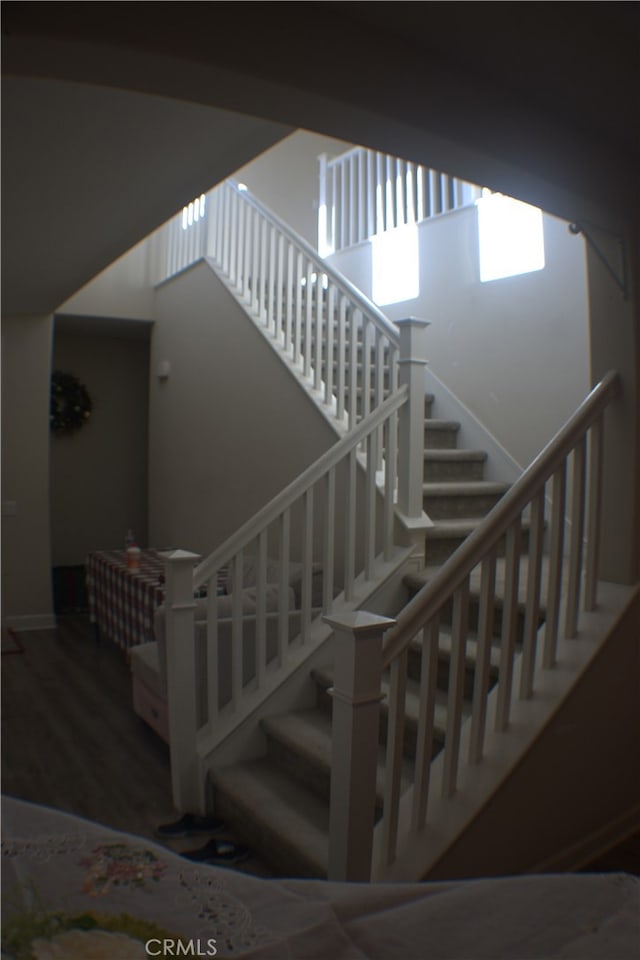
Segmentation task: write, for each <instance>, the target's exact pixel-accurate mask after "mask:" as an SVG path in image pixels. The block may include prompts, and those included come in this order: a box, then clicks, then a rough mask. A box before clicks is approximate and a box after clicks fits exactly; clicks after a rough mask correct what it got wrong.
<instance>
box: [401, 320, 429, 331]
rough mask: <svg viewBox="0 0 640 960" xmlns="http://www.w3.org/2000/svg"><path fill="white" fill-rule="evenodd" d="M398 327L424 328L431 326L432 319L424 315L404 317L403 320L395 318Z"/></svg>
mask: <svg viewBox="0 0 640 960" xmlns="http://www.w3.org/2000/svg"><path fill="white" fill-rule="evenodd" d="M394 323H395V325H396V326H397V327H418V328H422V329H424V328H425V327H430V326H431V320H425V319H424V318H423V317H402V319H401V320H394Z"/></svg>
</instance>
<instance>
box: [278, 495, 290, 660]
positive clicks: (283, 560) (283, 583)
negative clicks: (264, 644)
mask: <svg viewBox="0 0 640 960" xmlns="http://www.w3.org/2000/svg"><path fill="white" fill-rule="evenodd" d="M278 536H279V541H278V554H279V573H278V576H279V597H278V666H280V667H281V666H282V665H283V663H284V660H285V657H286V654H287V651H288V648H289V613H290V611H289V557H290V549H291V513H290V511H289V510H285V512H284V513H283V514H282V515H281V517H280V520H279V524H278Z"/></svg>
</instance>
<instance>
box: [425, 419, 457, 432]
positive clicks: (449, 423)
mask: <svg viewBox="0 0 640 960" xmlns="http://www.w3.org/2000/svg"><path fill="white" fill-rule="evenodd" d="M424 425H425V427H427V428H428V429H429V430H455V431H458V430H459V429H460V423H459V421H458V420H441V419H439V418H438V417H425V421H424Z"/></svg>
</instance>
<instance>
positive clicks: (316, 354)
mask: <svg viewBox="0 0 640 960" xmlns="http://www.w3.org/2000/svg"><path fill="white" fill-rule="evenodd" d="M324 276H325V275H324V274H323V273H320V272H318V273H317V274H316V277H317V279H316V283H315V287H314V290H315V294H316V302H315V324H314V331H313V385H314V387H315V389H316V390H317V391H318V392H319V391H320V389H321V386H322V347H323V344H324V342H325V337H324V336H323V321H324V317H323V311H324V286H323V280H324ZM328 363H329V354H327V364H328Z"/></svg>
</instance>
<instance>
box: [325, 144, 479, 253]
mask: <svg viewBox="0 0 640 960" xmlns="http://www.w3.org/2000/svg"><path fill="white" fill-rule="evenodd" d="M481 194H482V188H481V187H478V186H476V185H475V184H472V183H467V182H466V181H464V180H459V179H458V178H457V177H452V176H449V175H448V174H446V173H441V172H440V171H439V170H432V169H430V168H429V167H425V166H423V165H422V164H419V163H412V162H410V161H408V160H402V159H400V158H399V157H393V156H390V155H389V154H386V153H380V152H379V151H376V150H367V149H366V148H364V147H353V148H352V149H351V150H348V151H347V152H346V153H342V154H340V156H338V157H331V158H330V157H328V156H327V155H326V154H323V155H322V156H321V157H320V189H319V195H320V202H319V210H318V249H319V250H320V252H321V253H322V255H323V256H329V255H330V254H332V253H336V252H337V251H339V250H345V249H347V248H348V247H352V246H354V245H355V244H358V243H362V242H363V241H365V240H370V239H371V238H372V237H374V236H376V235H377V234H380V233H384V232H386V231H388V230H395V229H398V228H399V227H403V226H406V225H407V224H416V223H421V222H422V221H423V220H428V219H430V218H431V217H437V216H439V215H440V214H443V213H451V211H453V210H458V209H460V208H461V207H465V206H469V205H470V204H472V203H474V201H475V200H477V199H478V198H479V197H480V196H481Z"/></svg>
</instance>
